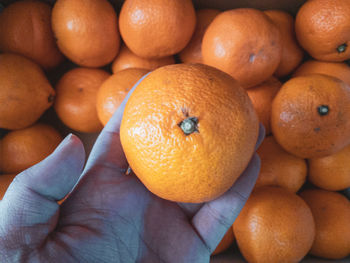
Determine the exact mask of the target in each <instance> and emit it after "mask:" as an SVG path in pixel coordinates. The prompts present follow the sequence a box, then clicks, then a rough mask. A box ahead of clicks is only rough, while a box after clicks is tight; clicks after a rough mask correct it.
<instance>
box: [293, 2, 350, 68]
mask: <svg viewBox="0 0 350 263" xmlns="http://www.w3.org/2000/svg"><path fill="white" fill-rule="evenodd" d="M295 32H296V35H297V39H298V41H299V43H300V45H301V46H302V47H303V48H304V49H305V50H306V51H307V52H308V53H309V54H310V55H311V56H312V57H313V58H315V59H318V60H323V61H344V60H347V59H349V58H350V47H349V45H350V1H349V0H312V1H307V2H306V3H305V4H304V5H303V6H301V8H300V9H299V11H298V13H297V16H296V19H295ZM344 43H346V44H347V45H348V47H347V49H346V51H345V52H343V53H339V52H338V51H337V48H338V46H340V45H342V44H344Z"/></svg>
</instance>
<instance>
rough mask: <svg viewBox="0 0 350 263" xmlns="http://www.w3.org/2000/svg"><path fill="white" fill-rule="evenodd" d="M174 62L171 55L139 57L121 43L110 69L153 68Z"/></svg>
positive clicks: (114, 71)
mask: <svg viewBox="0 0 350 263" xmlns="http://www.w3.org/2000/svg"><path fill="white" fill-rule="evenodd" d="M170 64H175V59H174V57H173V56H168V57H162V58H141V57H139V56H137V55H135V54H134V53H132V52H131V51H130V49H129V48H128V47H127V46H125V45H122V47H121V48H120V51H119V53H118V56H117V57H116V58H115V60H114V61H113V64H112V71H113V73H116V72H118V71H121V70H123V69H127V68H144V69H149V70H153V69H156V68H159V67H162V66H166V65H170Z"/></svg>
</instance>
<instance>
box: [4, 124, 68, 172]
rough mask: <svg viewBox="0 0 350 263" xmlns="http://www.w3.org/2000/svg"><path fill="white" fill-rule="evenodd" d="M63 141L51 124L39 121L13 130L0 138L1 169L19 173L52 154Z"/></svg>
mask: <svg viewBox="0 0 350 263" xmlns="http://www.w3.org/2000/svg"><path fill="white" fill-rule="evenodd" d="M61 141H62V137H61V135H60V134H59V133H58V132H57V131H56V130H55V129H54V128H53V127H51V126H49V125H46V124H42V123H37V124H34V125H33V126H30V127H28V128H25V129H22V130H16V131H11V132H9V133H8V134H6V135H5V136H4V137H3V138H2V139H1V140H0V152H1V159H0V171H1V172H2V173H11V174H13V173H19V172H22V171H23V170H25V169H27V168H29V167H30V166H32V165H34V164H36V163H38V162H40V161H41V160H43V159H44V158H46V157H47V156H48V155H49V154H51V153H52V152H53V151H54V150H55V148H56V147H57V146H58V144H59V143H60V142H61Z"/></svg>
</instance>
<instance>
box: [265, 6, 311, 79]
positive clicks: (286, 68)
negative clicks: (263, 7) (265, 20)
mask: <svg viewBox="0 0 350 263" xmlns="http://www.w3.org/2000/svg"><path fill="white" fill-rule="evenodd" d="M264 13H265V14H266V15H268V17H269V18H270V19H271V20H272V21H273V22H274V24H275V25H276V26H277V27H278V29H279V30H280V33H281V37H282V57H281V62H280V64H279V65H278V67H277V70H276V72H275V73H274V75H275V76H276V77H284V76H287V75H288V74H290V73H291V72H293V71H294V70H295V68H296V67H297V66H298V65H299V64H300V62H301V61H302V59H303V57H304V51H303V50H302V48H301V47H300V46H299V44H298V42H297V40H296V37H295V30H294V19H293V17H292V16H291V15H290V14H288V13H287V12H285V11H282V10H267V11H264Z"/></svg>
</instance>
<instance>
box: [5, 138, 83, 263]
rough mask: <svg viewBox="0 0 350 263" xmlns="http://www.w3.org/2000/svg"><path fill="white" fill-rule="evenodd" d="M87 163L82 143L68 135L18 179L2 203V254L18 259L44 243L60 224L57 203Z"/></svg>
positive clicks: (74, 182)
mask: <svg viewBox="0 0 350 263" xmlns="http://www.w3.org/2000/svg"><path fill="white" fill-rule="evenodd" d="M84 161H85V152H84V147H83V145H82V143H81V141H80V140H79V139H78V138H77V137H76V136H74V135H68V136H67V137H66V138H65V139H64V140H63V141H62V142H61V144H60V145H59V146H58V147H57V148H56V150H55V151H54V152H53V153H52V154H51V155H49V156H48V157H47V158H46V159H45V160H43V161H42V162H40V163H38V164H36V165H34V166H32V167H30V168H29V169H27V170H25V171H23V172H22V173H20V174H19V175H17V176H16V177H15V179H14V180H13V182H12V183H11V185H10V186H9V188H8V190H7V192H6V193H5V196H4V198H3V199H2V201H1V202H0V236H1V239H0V251H6V253H11V252H10V251H13V253H16V254H17V256H18V254H19V253H20V254H21V253H24V254H25V252H24V251H23V250H26V249H27V250H28V251H29V250H31V249H33V248H34V247H35V246H36V245H38V244H41V243H42V242H43V241H44V240H45V238H46V237H47V235H48V234H49V233H50V232H51V231H53V230H54V228H55V226H56V224H57V219H58V210H59V205H58V204H57V201H58V200H60V199H62V198H63V197H64V196H65V195H67V194H68V193H69V192H70V191H71V190H72V188H73V187H74V185H75V184H76V183H77V181H78V179H79V176H80V174H81V171H82V169H83V166H84ZM7 256H8V255H7ZM6 258H7V259H8V257H6ZM0 259H1V255H0ZM0 261H1V260H0ZM1 262H2V261H1Z"/></svg>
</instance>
